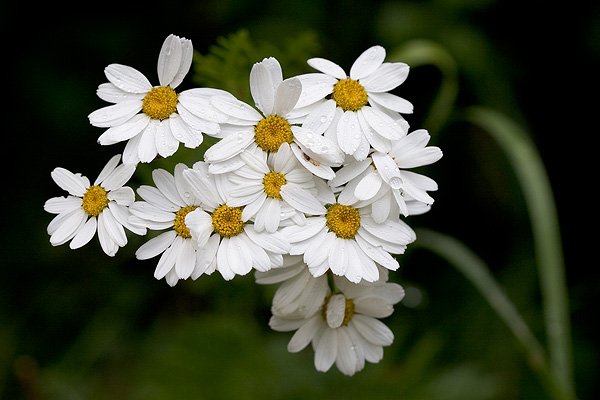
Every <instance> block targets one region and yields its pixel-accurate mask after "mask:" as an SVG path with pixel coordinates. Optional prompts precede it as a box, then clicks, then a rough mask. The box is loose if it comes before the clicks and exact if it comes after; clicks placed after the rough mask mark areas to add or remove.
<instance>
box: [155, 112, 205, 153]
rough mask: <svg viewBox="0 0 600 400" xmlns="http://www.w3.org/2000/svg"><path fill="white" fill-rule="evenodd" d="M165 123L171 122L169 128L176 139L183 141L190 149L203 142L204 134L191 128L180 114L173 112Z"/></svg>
mask: <svg viewBox="0 0 600 400" xmlns="http://www.w3.org/2000/svg"><path fill="white" fill-rule="evenodd" d="M167 121H168V122H167ZM163 123H168V124H169V128H170V129H171V132H172V133H173V136H174V137H175V139H177V140H178V141H180V142H181V143H183V144H184V145H185V147H187V148H188V149H195V148H196V147H198V146H200V144H201V143H202V140H203V137H202V134H201V133H200V132H198V131H195V130H193V129H192V128H190V126H189V125H188V124H187V123H186V122H185V121H184V120H183V118H181V116H179V115H178V114H172V115H171V117H170V118H169V119H168V120H165V121H164V122H163Z"/></svg>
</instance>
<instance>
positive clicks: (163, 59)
mask: <svg viewBox="0 0 600 400" xmlns="http://www.w3.org/2000/svg"><path fill="white" fill-rule="evenodd" d="M182 55H183V50H182V46H181V40H180V39H179V38H178V37H177V36H175V35H169V36H167V38H166V39H165V41H164V42H163V44H162V47H161V49H160V53H159V55H158V64H157V71H158V81H159V82H160V84H161V86H167V85H169V84H170V83H171V81H172V80H173V78H174V77H175V75H177V72H178V71H179V67H180V65H181V62H182ZM190 61H191V59H190ZM188 68H189V67H188ZM172 87H174V86H172Z"/></svg>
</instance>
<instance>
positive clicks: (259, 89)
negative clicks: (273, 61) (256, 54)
mask: <svg viewBox="0 0 600 400" xmlns="http://www.w3.org/2000/svg"><path fill="white" fill-rule="evenodd" d="M275 89H276V87H275V86H274V85H273V81H272V79H271V73H270V72H269V70H268V69H267V67H266V66H265V64H264V63H262V62H259V63H255V64H254V65H253V66H252V69H251V70H250V93H251V95H252V99H253V100H254V104H256V108H258V109H259V110H261V111H262V112H263V114H265V115H269V114H272V111H273V104H274V101H275Z"/></svg>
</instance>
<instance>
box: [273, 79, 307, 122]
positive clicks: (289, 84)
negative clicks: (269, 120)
mask: <svg viewBox="0 0 600 400" xmlns="http://www.w3.org/2000/svg"><path fill="white" fill-rule="evenodd" d="M301 93H302V84H301V83H300V80H299V79H297V78H291V79H286V80H285V81H283V82H281V84H280V85H279V86H278V87H277V91H276V92H275V104H274V105H273V112H272V114H277V115H280V116H285V115H286V114H287V113H289V112H290V111H291V110H292V109H293V108H294V106H295V105H296V103H297V102H298V99H299V98H300V94H301Z"/></svg>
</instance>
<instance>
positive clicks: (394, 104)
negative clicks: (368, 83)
mask: <svg viewBox="0 0 600 400" xmlns="http://www.w3.org/2000/svg"><path fill="white" fill-rule="evenodd" d="M369 101H370V102H371V101H373V102H375V103H377V104H379V105H380V106H382V107H385V108H387V109H389V110H392V111H396V112H399V113H402V114H412V112H413V105H412V103H411V102H410V101H408V100H405V99H403V98H402V97H398V96H396V95H394V94H391V93H387V92H382V93H375V92H371V93H369Z"/></svg>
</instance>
